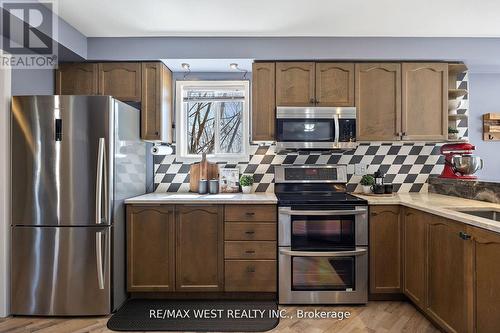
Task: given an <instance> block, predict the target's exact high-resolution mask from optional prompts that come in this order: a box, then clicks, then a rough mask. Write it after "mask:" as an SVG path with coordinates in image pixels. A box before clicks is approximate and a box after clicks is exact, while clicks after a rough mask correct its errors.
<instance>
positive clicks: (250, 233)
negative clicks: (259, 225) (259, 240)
mask: <svg viewBox="0 0 500 333" xmlns="http://www.w3.org/2000/svg"><path fill="white" fill-rule="evenodd" d="M245 234H247V235H253V234H255V231H245Z"/></svg>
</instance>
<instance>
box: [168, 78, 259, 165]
mask: <svg viewBox="0 0 500 333" xmlns="http://www.w3.org/2000/svg"><path fill="white" fill-rule="evenodd" d="M196 87H200V89H207V88H208V89H217V88H220V89H227V88H239V89H242V90H243V91H244V93H245V98H244V102H243V119H242V120H243V122H242V150H243V151H242V152H241V153H239V154H235V153H217V154H207V158H210V160H211V161H214V162H248V161H249V146H250V119H249V118H250V82H249V81H248V80H238V81H236V80H232V81H215V80H199V81H177V82H176V83H175V132H176V134H175V139H176V140H175V142H176V152H175V154H176V158H177V160H179V161H180V162H195V161H198V160H199V159H200V158H201V155H195V154H189V153H188V151H187V131H188V129H187V117H186V113H185V111H184V110H183V93H184V90H185V88H190V89H193V88H196ZM217 126H219V124H217Z"/></svg>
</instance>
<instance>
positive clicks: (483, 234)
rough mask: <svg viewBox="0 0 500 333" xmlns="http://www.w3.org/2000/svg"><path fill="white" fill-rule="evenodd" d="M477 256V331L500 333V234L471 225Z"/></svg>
mask: <svg viewBox="0 0 500 333" xmlns="http://www.w3.org/2000/svg"><path fill="white" fill-rule="evenodd" d="M467 228H468V233H469V234H470V235H471V236H472V246H473V250H472V251H473V254H474V266H473V267H474V280H475V284H474V288H473V290H474V294H475V304H476V306H475V309H474V318H475V328H476V332H497V331H498V328H499V327H500V316H499V315H498V309H500V265H498V255H499V254H500V235H499V234H497V233H494V232H490V231H487V230H484V229H479V228H474V227H471V226H468V227H467Z"/></svg>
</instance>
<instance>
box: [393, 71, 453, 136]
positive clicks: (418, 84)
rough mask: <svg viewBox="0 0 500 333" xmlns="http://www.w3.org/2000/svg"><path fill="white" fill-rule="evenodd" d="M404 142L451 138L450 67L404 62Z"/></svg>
mask: <svg viewBox="0 0 500 333" xmlns="http://www.w3.org/2000/svg"><path fill="white" fill-rule="evenodd" d="M402 81H403V87H402V94H403V95H402V104H403V106H402V110H403V113H402V114H403V121H402V126H403V127H402V132H403V133H402V134H403V140H423V141H425V140H446V139H447V138H448V64H446V63H403V67H402Z"/></svg>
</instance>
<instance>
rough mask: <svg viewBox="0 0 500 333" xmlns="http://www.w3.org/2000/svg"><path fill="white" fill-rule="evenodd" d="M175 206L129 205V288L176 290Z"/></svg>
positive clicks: (135, 289)
mask: <svg viewBox="0 0 500 333" xmlns="http://www.w3.org/2000/svg"><path fill="white" fill-rule="evenodd" d="M174 239H175V238H174V206H135V205H134V206H130V205H128V206H127V290H128V291H130V292H135V291H173V290H174Z"/></svg>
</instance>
